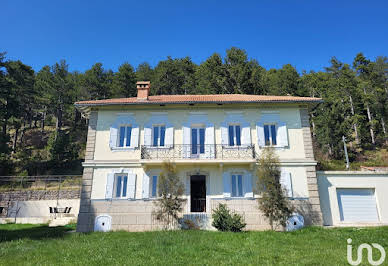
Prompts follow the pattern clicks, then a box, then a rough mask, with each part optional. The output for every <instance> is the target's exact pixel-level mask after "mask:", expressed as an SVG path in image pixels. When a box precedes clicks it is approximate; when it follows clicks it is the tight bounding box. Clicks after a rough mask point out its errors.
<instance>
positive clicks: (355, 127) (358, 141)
mask: <svg viewBox="0 0 388 266" xmlns="http://www.w3.org/2000/svg"><path fill="white" fill-rule="evenodd" d="M349 101H350V108H351V111H352V115H353V116H354V115H355V112H354V106H353V98H352V95H349ZM353 129H354V134H355V138H356V143H357V144H360V139H359V137H358V130H357V123H356V122H354V123H353Z"/></svg>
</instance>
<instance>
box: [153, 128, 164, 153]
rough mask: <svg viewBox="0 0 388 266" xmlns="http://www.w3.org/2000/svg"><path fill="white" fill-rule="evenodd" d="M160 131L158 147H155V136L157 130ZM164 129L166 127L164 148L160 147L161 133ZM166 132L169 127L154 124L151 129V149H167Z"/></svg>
mask: <svg viewBox="0 0 388 266" xmlns="http://www.w3.org/2000/svg"><path fill="white" fill-rule="evenodd" d="M156 127H157V128H159V129H158V139H157V145H156V146H155V145H154V136H155V128H156ZM162 127H164V140H163V146H161V145H160V140H161V137H160V136H161V132H162ZM166 130H167V127H166V125H165V124H153V125H152V127H151V148H166V147H167V146H166Z"/></svg>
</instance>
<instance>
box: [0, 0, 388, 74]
mask: <svg viewBox="0 0 388 266" xmlns="http://www.w3.org/2000/svg"><path fill="white" fill-rule="evenodd" d="M387 14H388V1H373V0H372V1H365V0H363V1H359V0H352V1H339V0H336V1H332V0H327V1H318V0H306V1H305V0H294V1H282V0H278V1H274V0H272V1H269V0H268V1H226V0H225V1H215V0H214V1H213V0H208V1H200V0H197V1H188V0H180V1H179V0H177V1H170V0H165V1H160V0H159V1H115V0H110V1H99V0H95V1H85V0H83V1H80V0H66V1H53V0H50V1H43V0H42V1H30V0H27V1H19V0H3V1H1V3H0V25H2V29H1V31H0V51H7V52H8V58H10V59H20V60H22V61H23V62H24V63H25V64H28V65H31V66H32V67H33V68H34V69H35V70H39V69H40V68H41V67H42V66H44V65H47V64H48V65H52V64H54V63H55V62H57V61H59V60H61V59H65V60H66V61H67V62H68V64H69V65H70V69H71V70H79V71H84V70H86V69H89V68H90V67H91V66H92V65H93V64H94V63H96V62H101V63H103V66H104V67H105V68H110V69H113V70H116V69H117V68H118V66H119V65H120V64H122V63H123V62H125V61H127V62H129V63H130V64H132V65H133V66H135V67H136V66H137V65H138V64H139V63H142V62H145V61H146V62H149V63H150V64H151V65H153V66H154V65H155V64H157V62H158V61H159V60H163V59H165V58H166V57H167V56H168V55H170V56H172V57H174V58H175V57H184V56H190V57H191V58H192V60H193V61H194V62H196V63H200V62H202V61H204V60H206V58H207V57H209V56H210V55H211V54H212V53H214V52H217V53H220V54H221V55H224V54H225V50H226V49H228V48H230V47H232V46H236V47H239V48H242V49H245V50H246V51H247V52H248V56H249V57H250V58H255V59H257V60H258V61H259V63H260V64H261V65H263V66H264V67H266V68H279V67H281V66H282V65H283V64H287V63H291V64H292V65H294V66H295V67H296V68H297V69H298V71H302V70H303V69H306V70H311V69H313V70H320V69H322V68H323V67H324V66H327V65H328V61H329V60H330V57H331V56H336V57H337V58H338V59H340V60H342V61H345V62H349V63H351V62H352V60H353V58H354V56H355V55H356V53H358V52H360V51H362V52H363V53H364V54H365V55H366V56H367V57H369V58H372V59H374V58H375V57H376V56H378V55H386V56H388V15H387Z"/></svg>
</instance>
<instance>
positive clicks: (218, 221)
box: [212, 204, 247, 232]
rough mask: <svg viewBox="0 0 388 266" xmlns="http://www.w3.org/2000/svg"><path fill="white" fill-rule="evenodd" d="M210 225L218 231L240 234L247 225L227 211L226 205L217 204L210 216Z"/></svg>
mask: <svg viewBox="0 0 388 266" xmlns="http://www.w3.org/2000/svg"><path fill="white" fill-rule="evenodd" d="M212 218H213V222H212V225H213V226H214V227H215V228H217V230H218V231H230V232H241V231H242V230H243V229H244V227H245V226H246V225H247V224H246V223H245V221H244V218H243V217H242V216H241V215H239V214H237V213H235V212H232V211H231V210H229V208H228V207H227V206H226V204H219V205H218V207H217V208H216V209H215V210H214V211H213V214H212Z"/></svg>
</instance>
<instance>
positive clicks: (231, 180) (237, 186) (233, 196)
mask: <svg viewBox="0 0 388 266" xmlns="http://www.w3.org/2000/svg"><path fill="white" fill-rule="evenodd" d="M233 176H236V177H237V178H236V184H235V185H236V188H235V190H236V195H233ZM239 176H241V191H239V184H238V179H239ZM230 187H231V191H230V197H231V198H244V173H242V172H233V173H231V174H230ZM239 192H241V194H240V193H239Z"/></svg>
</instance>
